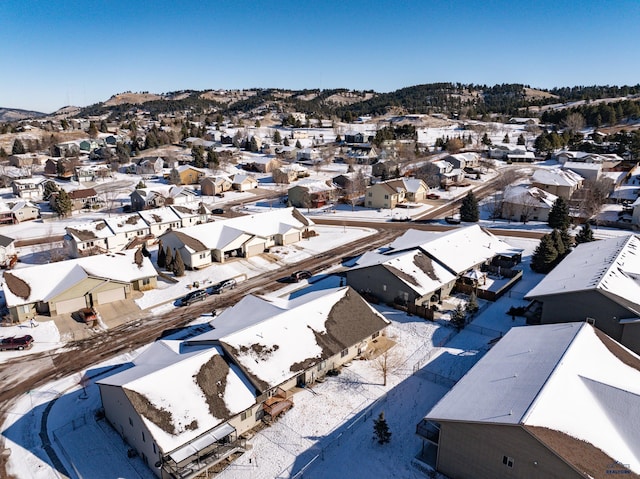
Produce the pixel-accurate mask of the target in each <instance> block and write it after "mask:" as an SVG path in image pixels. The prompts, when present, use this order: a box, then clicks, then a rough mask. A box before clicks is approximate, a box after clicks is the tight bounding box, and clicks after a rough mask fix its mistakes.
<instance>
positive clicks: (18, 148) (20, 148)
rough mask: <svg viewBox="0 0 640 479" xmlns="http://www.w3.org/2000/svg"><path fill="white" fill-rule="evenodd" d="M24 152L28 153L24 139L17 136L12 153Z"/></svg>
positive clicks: (20, 153) (19, 153)
mask: <svg viewBox="0 0 640 479" xmlns="http://www.w3.org/2000/svg"><path fill="white" fill-rule="evenodd" d="M24 153H26V150H25V148H24V144H23V143H22V140H20V138H16V139H15V140H14V142H13V147H12V148H11V154H12V155H22V154H24Z"/></svg>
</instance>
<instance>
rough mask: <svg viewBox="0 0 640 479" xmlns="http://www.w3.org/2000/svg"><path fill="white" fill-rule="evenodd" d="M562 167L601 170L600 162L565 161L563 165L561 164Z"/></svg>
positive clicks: (566, 168)
mask: <svg viewBox="0 0 640 479" xmlns="http://www.w3.org/2000/svg"><path fill="white" fill-rule="evenodd" d="M562 168H564V169H565V170H571V169H575V170H593V171H600V170H602V164H601V163H585V162H584V161H567V162H566V163H565V164H564V165H562Z"/></svg>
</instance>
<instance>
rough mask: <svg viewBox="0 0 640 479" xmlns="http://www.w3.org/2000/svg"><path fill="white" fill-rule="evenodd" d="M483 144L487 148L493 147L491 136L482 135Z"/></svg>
mask: <svg viewBox="0 0 640 479" xmlns="http://www.w3.org/2000/svg"><path fill="white" fill-rule="evenodd" d="M482 144H483V145H485V146H491V145H493V143H492V141H491V138H489V135H488V134H486V133H485V134H484V135H482Z"/></svg>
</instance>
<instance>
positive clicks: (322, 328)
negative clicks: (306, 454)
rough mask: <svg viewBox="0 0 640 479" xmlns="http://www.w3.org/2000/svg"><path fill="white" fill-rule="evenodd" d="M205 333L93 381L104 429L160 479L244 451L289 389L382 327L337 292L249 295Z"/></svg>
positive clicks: (356, 351) (158, 348) (286, 400)
mask: <svg viewBox="0 0 640 479" xmlns="http://www.w3.org/2000/svg"><path fill="white" fill-rule="evenodd" d="M211 325H212V326H213V328H212V329H211V331H208V332H206V333H203V334H201V335H199V336H195V337H193V338H191V339H189V340H186V341H182V342H178V341H158V342H156V343H154V344H153V345H152V346H151V347H150V348H148V349H147V350H145V351H144V352H143V353H142V354H141V355H140V356H138V357H137V358H136V359H134V361H133V364H132V367H130V368H129V369H126V370H124V371H121V372H119V373H116V374H114V375H111V376H108V377H106V378H103V379H100V380H99V381H98V382H97V383H98V386H99V388H100V396H101V399H102V405H103V408H104V411H105V417H106V418H107V420H108V421H109V423H110V424H111V425H112V426H113V427H114V429H115V430H116V431H117V432H118V433H119V434H120V435H121V436H122V437H123V438H124V439H125V441H126V443H127V444H128V445H129V447H131V448H133V449H135V450H136V451H137V452H138V454H139V456H140V457H141V458H142V460H143V461H144V462H145V463H146V464H147V465H148V466H149V468H150V469H151V470H152V471H153V472H154V473H155V474H156V475H157V476H158V477H161V478H163V479H165V478H166V479H169V478H170V479H178V478H185V477H196V476H197V475H198V474H201V475H205V474H207V473H208V471H210V470H211V468H212V467H213V466H215V465H216V464H218V463H219V462H221V461H222V460H224V459H226V458H229V457H230V456H231V455H232V454H234V453H243V452H245V450H246V447H245V439H246V437H247V436H248V435H249V434H250V433H251V431H252V430H253V429H254V428H256V427H257V426H260V427H263V422H266V423H267V424H268V423H269V422H270V421H271V420H273V419H275V418H276V417H277V416H279V415H280V414H283V413H284V412H285V411H286V410H288V409H289V408H290V407H292V406H293V401H294V396H293V392H292V389H293V388H294V387H295V386H304V385H306V384H310V383H313V382H314V381H316V380H318V379H321V378H322V377H324V376H325V375H326V374H327V372H329V371H331V370H335V369H337V368H339V367H340V366H342V365H343V364H344V363H346V362H348V361H351V360H353V359H354V358H356V357H358V356H359V355H362V354H364V353H365V352H366V351H367V350H368V349H369V348H370V347H371V345H372V344H374V342H375V341H377V338H378V336H379V335H380V334H381V332H382V331H383V330H384V329H385V328H386V326H387V325H388V321H387V320H386V319H385V318H384V317H383V316H381V315H380V314H379V313H378V312H376V311H375V310H374V309H373V308H371V307H370V306H369V305H368V304H367V303H366V302H365V301H364V300H363V299H362V298H361V297H360V296H359V295H358V294H357V293H355V291H353V290H352V289H351V288H348V287H343V288H335V289H330V290H323V291H315V292H312V293H308V294H305V295H302V296H300V297H298V298H296V299H292V300H284V299H281V298H268V299H267V298H260V297H256V296H246V297H244V298H243V299H242V300H241V301H239V302H238V303H236V305H235V306H233V307H231V308H228V309H226V310H225V311H224V312H223V313H222V314H220V315H218V316H217V317H215V318H214V319H213V321H212V322H211ZM167 381H170V384H171V387H170V388H167V387H166V384H167ZM163 385H164V386H163Z"/></svg>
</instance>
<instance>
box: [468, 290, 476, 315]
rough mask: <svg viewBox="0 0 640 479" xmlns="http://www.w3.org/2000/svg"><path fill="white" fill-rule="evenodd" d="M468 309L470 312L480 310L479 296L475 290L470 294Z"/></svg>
mask: <svg viewBox="0 0 640 479" xmlns="http://www.w3.org/2000/svg"><path fill="white" fill-rule="evenodd" d="M466 310H467V312H468V313H475V312H476V311H478V297H477V296H476V293H475V292H472V293H471V294H470V295H469V302H468V303H467V306H466Z"/></svg>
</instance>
